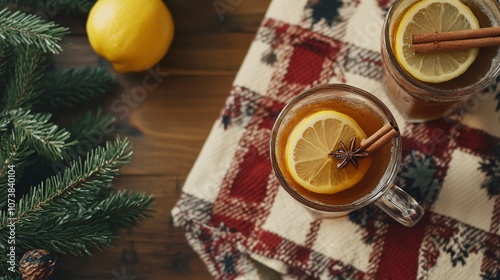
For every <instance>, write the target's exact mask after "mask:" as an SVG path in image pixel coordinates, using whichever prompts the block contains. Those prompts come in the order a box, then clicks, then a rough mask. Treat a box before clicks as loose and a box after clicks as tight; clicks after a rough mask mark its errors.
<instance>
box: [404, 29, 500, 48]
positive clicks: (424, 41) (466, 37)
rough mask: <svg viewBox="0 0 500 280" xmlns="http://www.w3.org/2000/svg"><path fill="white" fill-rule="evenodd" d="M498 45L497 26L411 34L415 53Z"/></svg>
mask: <svg viewBox="0 0 500 280" xmlns="http://www.w3.org/2000/svg"><path fill="white" fill-rule="evenodd" d="M498 45H500V27H499V26H495V27H488V28H479V29H470V30H459V31H450V32H439V33H428V34H414V35H412V46H413V51H414V52H415V53H428V52H436V51H451V50H458V49H470V48H479V47H491V46H498Z"/></svg>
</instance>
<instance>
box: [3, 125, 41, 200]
mask: <svg viewBox="0 0 500 280" xmlns="http://www.w3.org/2000/svg"><path fill="white" fill-rule="evenodd" d="M25 140H26V139H25V138H23V137H18V136H17V135H15V134H11V135H10V136H8V137H3V138H0V209H2V208H3V207H5V205H6V203H7V201H8V200H7V194H8V192H7V189H8V176H7V174H8V173H7V171H8V168H9V166H14V170H15V172H16V174H15V177H16V178H20V177H21V176H22V174H23V170H24V167H25V166H26V165H28V157H29V156H30V155H31V154H32V153H33V150H31V149H29V147H28V145H27V144H26V141H25Z"/></svg>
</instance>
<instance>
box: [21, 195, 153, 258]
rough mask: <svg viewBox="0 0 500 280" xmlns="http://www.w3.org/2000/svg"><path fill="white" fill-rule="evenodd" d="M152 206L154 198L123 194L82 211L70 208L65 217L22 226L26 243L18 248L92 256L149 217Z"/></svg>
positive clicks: (110, 197)
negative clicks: (95, 250) (122, 232)
mask: <svg viewBox="0 0 500 280" xmlns="http://www.w3.org/2000/svg"><path fill="white" fill-rule="evenodd" d="M96 201H97V200H96ZM152 206H153V199H152V197H151V196H149V197H146V196H145V195H143V194H138V193H133V192H132V193H131V192H124V191H123V192H119V193H116V194H111V195H110V196H109V197H108V198H106V199H104V200H102V201H97V203H95V204H94V205H92V206H91V207H88V208H87V209H85V210H83V211H74V210H72V209H71V208H70V209H68V210H66V211H65V213H64V215H63V214H61V215H55V216H51V217H50V218H46V216H45V217H44V221H43V222H41V221H39V220H38V219H36V220H38V221H37V222H36V223H31V222H27V223H24V222H22V223H20V224H19V230H20V231H22V232H23V233H22V236H21V239H22V240H23V242H24V243H20V244H19V246H22V248H24V249H26V250H28V249H33V248H44V249H46V250H49V251H52V252H57V253H61V254H71V255H76V256H86V255H91V254H92V250H94V249H97V250H99V251H102V250H104V249H107V248H109V247H111V246H112V243H111V242H112V240H113V239H116V238H118V237H119V235H118V231H119V230H121V229H130V228H132V227H135V226H137V225H138V223H140V222H142V221H143V220H144V219H146V218H150V217H151V211H150V208H151V207H152ZM32 218H33V217H31V219H32ZM36 246H39V247H36Z"/></svg>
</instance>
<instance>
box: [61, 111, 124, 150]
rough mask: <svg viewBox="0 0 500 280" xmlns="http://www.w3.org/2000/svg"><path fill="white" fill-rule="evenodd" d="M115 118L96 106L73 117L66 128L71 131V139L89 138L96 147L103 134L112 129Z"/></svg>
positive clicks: (83, 139) (82, 139)
mask: <svg viewBox="0 0 500 280" xmlns="http://www.w3.org/2000/svg"><path fill="white" fill-rule="evenodd" d="M115 120H116V118H115V116H114V115H112V114H109V113H106V112H104V111H103V110H102V108H97V110H95V111H88V112H87V113H85V114H83V115H81V116H80V117H78V118H77V119H75V120H74V121H73V122H72V123H71V124H70V125H69V126H68V127H66V130H68V131H69V132H70V133H71V138H70V139H71V140H76V141H86V140H90V141H92V142H93V143H92V144H93V145H94V147H97V146H98V145H99V144H101V143H102V141H103V140H104V136H105V135H106V134H108V133H110V132H112V131H113V130H114V129H113V123H114V122H115Z"/></svg>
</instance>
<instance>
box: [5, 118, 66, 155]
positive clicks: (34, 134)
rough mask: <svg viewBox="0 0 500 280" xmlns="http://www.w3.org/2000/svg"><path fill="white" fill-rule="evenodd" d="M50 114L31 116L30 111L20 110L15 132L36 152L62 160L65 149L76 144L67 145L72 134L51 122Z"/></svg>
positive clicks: (13, 122) (15, 121)
mask: <svg viewBox="0 0 500 280" xmlns="http://www.w3.org/2000/svg"><path fill="white" fill-rule="evenodd" d="M50 118H51V115H50V114H42V113H36V114H30V111H29V110H22V109H18V110H16V111H15V118H14V119H13V121H12V124H13V127H14V129H13V131H14V133H15V134H17V135H19V136H20V137H25V138H26V140H27V142H28V144H29V145H30V146H31V147H32V148H33V149H35V151H36V152H37V153H38V154H40V155H42V156H44V157H46V158H47V159H51V160H57V159H61V158H62V155H63V149H65V148H66V147H68V146H70V145H72V144H74V143H66V140H68V138H69V137H70V133H69V132H67V131H66V130H64V129H62V128H58V127H57V125H55V124H53V123H51V122H50Z"/></svg>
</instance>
